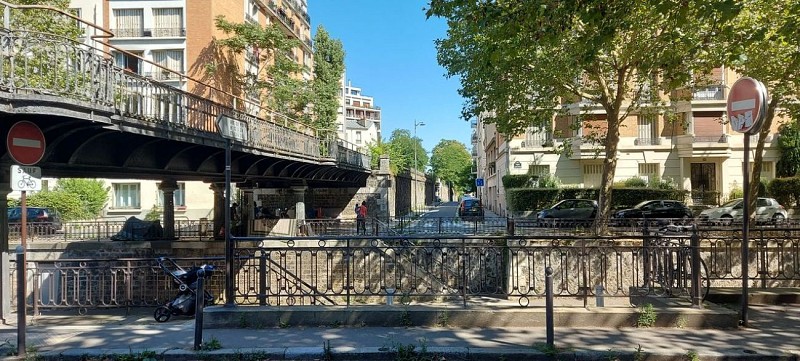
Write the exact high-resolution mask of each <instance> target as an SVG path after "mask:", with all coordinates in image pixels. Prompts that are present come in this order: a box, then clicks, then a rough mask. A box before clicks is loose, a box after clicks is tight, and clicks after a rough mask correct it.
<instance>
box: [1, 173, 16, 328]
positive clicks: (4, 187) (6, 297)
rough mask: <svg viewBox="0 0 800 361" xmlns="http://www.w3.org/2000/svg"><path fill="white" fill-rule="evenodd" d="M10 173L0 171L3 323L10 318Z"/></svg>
mask: <svg viewBox="0 0 800 361" xmlns="http://www.w3.org/2000/svg"><path fill="white" fill-rule="evenodd" d="M9 177H10V174H9V173H8V172H0V268H2V271H0V274H2V276H0V318H2V321H3V324H8V322H9V321H10V320H11V299H12V298H13V297H14V295H12V294H11V273H10V272H11V261H10V260H9V251H10V250H9V246H8V193H10V192H11V184H10V183H9V182H10V179H9Z"/></svg>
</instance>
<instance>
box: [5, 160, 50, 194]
mask: <svg viewBox="0 0 800 361" xmlns="http://www.w3.org/2000/svg"><path fill="white" fill-rule="evenodd" d="M11 190H13V191H40V190H42V168H39V167H33V166H28V165H12V166H11Z"/></svg>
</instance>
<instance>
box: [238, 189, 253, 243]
mask: <svg viewBox="0 0 800 361" xmlns="http://www.w3.org/2000/svg"><path fill="white" fill-rule="evenodd" d="M241 190H242V203H243V204H242V205H241V207H240V208H241V210H242V234H241V235H242V236H249V235H251V234H252V230H253V220H255V219H256V208H255V207H256V204H255V203H254V201H253V188H244V189H241Z"/></svg>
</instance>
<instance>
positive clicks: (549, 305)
mask: <svg viewBox="0 0 800 361" xmlns="http://www.w3.org/2000/svg"><path fill="white" fill-rule="evenodd" d="M544 292H545V297H546V301H545V325H546V327H547V347H549V348H550V349H551V350H552V349H553V347H554V345H553V344H554V341H553V338H554V336H553V268H552V267H547V268H545V270H544Z"/></svg>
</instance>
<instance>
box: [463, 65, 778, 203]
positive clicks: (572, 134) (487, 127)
mask: <svg viewBox="0 0 800 361" xmlns="http://www.w3.org/2000/svg"><path fill="white" fill-rule="evenodd" d="M711 77H712V81H711V85H709V86H705V87H702V88H695V89H694V90H693V91H692V93H691V94H687V95H689V96H688V97H683V96H682V97H680V99H686V100H677V101H672V102H671V103H670V108H671V113H670V114H665V113H664V112H663V111H652V110H648V107H647V105H646V104H640V106H639V107H637V108H638V109H639V110H638V111H637V112H631V114H630V115H629V116H628V117H627V118H626V119H624V120H623V122H622V125H621V127H620V142H619V147H618V151H617V160H618V163H617V168H616V173H615V176H614V181H615V182H619V181H624V180H627V179H629V178H633V177H639V178H643V179H645V180H651V179H660V180H662V181H670V182H672V183H674V184H675V185H676V186H677V187H678V188H679V189H683V190H687V191H691V197H690V199H688V200H687V201H688V202H689V203H690V204H695V205H699V204H718V203H720V202H724V201H725V200H727V199H728V198H729V196H730V194H731V192H732V191H734V190H741V188H742V185H743V175H744V172H743V165H744V135H743V134H741V133H738V132H735V131H733V130H732V129H731V127H730V125H729V124H728V122H727V121H725V119H726V117H725V112H726V110H725V108H726V103H727V96H728V90H729V89H730V87H731V86H732V85H733V83H734V82H735V81H736V80H737V79H738V78H739V76H738V75H737V74H736V73H734V72H733V71H731V70H729V69H727V68H725V67H720V68H717V69H715V70H714V71H713V73H712V75H711ZM677 95H678V93H677V91H676V92H672V94H661V96H662V97H663V98H669V97H670V96H671V97H673V98H678V97H677ZM629 104H630V103H629ZM564 107H566V108H567V109H568V115H565V116H558V117H555V118H554V119H553V121H552V123H551V124H549V125H547V126H541V127H529V128H527V129H526V130H525V132H524V133H523V134H518V135H515V136H513V137H510V138H506V137H504V136H502V135H500V134H497V133H496V131H495V128H494V125H491V124H484V123H483V122H482V121H481V120H480V119H479V120H478V123H477V126H476V130H475V132H474V138H473V139H474V140H475V143H477V152H475V150H476V149H475V148H473V154H475V155H476V157H477V165H478V170H477V173H478V175H479V176H480V175H483V176H484V178H485V179H486V180H485V182H486V183H485V184H486V187H485V188H484V189H485V191H486V193H487V194H486V196H485V197H483V198H484V199H485V201H484V202H485V205H486V206H487V207H488V208H489V209H492V210H495V209H496V211H495V212H497V213H498V214H504V213H505V212H507V210H505V208H506V205H505V204H504V202H505V191H504V189H503V188H502V182H501V181H500V179H502V177H503V176H504V175H506V174H526V173H527V174H552V175H555V176H556V177H557V179H558V180H559V181H560V183H561V184H562V185H563V186H571V187H585V188H598V187H599V186H600V183H601V179H602V174H603V173H602V172H603V157H604V156H605V153H604V152H603V149H604V148H603V147H602V145H599V144H593V143H591V142H588V141H586V140H585V138H584V136H586V135H588V134H589V132H598V131H599V132H602V131H603V127H604V125H603V124H604V122H605V120H606V114H605V112H604V110H603V109H602V108H601V107H600V106H598V105H595V104H591V103H588V102H585V101H582V102H581V101H579V102H575V103H568V104H564ZM579 115H581V117H582V118H583V121H581V123H580V124H577V123H576V122H578V119H579ZM576 124H577V125H576ZM780 124H781V119H775V121H774V122H773V124H772V127H771V129H770V135H769V136H768V137H767V139H766V143H765V149H764V154H763V163H762V172H761V175H760V176H761V179H762V180H766V181H769V180H771V179H773V178H775V164H776V162H777V161H778V158H779V156H780V153H779V151H778V148H777V142H776V140H777V137H778V134H777V130H778V127H779V126H780ZM757 140H758V137H757V136H752V137H751V149H750V153H751V154H750V162H751V169H752V162H753V159H754V158H755V154H754V153H755V144H756V142H757ZM565 145H566V146H567V147H568V148H569V150H570V152H569V153H571V154H566V153H565V152H560V151H559V148H560V147H563V146H565ZM473 146H474V147H475V145H473ZM476 153H477V154H476ZM483 157H485V158H486V160H483V159H481V158H483ZM493 178H496V179H497V181H493V180H492V179H493Z"/></svg>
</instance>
